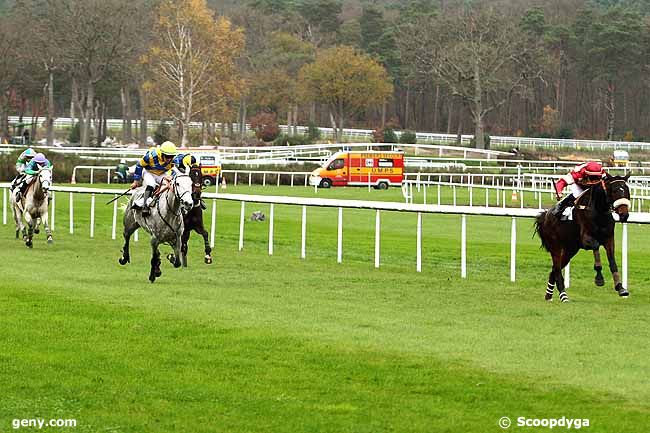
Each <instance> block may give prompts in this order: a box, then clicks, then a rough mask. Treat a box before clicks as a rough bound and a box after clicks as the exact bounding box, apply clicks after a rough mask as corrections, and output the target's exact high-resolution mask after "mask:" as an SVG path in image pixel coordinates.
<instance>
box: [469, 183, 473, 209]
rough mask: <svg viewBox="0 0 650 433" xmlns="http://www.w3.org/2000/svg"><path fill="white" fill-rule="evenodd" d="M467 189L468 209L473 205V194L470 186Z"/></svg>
mask: <svg viewBox="0 0 650 433" xmlns="http://www.w3.org/2000/svg"><path fill="white" fill-rule="evenodd" d="M468 189H469V207H472V205H473V204H474V194H473V189H472V186H471V185H470V186H469V187H468Z"/></svg>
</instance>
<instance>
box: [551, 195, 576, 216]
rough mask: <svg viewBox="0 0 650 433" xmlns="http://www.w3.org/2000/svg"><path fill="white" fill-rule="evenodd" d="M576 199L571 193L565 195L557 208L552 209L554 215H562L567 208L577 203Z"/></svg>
mask: <svg viewBox="0 0 650 433" xmlns="http://www.w3.org/2000/svg"><path fill="white" fill-rule="evenodd" d="M575 201H576V199H575V197H574V196H573V194H569V195H567V196H566V197H564V198H563V199H562V200H561V201H560V202H559V203H558V204H556V205H555V208H554V209H553V210H552V211H551V213H552V214H553V216H554V217H557V218H559V217H561V216H562V213H563V212H564V210H565V209H566V208H568V207H569V206H573V204H574V203H575Z"/></svg>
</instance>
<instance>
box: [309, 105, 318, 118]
mask: <svg viewBox="0 0 650 433" xmlns="http://www.w3.org/2000/svg"><path fill="white" fill-rule="evenodd" d="M309 122H310V123H316V103H315V102H312V103H311V104H309Z"/></svg>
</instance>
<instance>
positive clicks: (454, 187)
mask: <svg viewBox="0 0 650 433" xmlns="http://www.w3.org/2000/svg"><path fill="white" fill-rule="evenodd" d="M451 189H453V190H454V201H453V203H454V206H456V185H454V186H452V187H451Z"/></svg>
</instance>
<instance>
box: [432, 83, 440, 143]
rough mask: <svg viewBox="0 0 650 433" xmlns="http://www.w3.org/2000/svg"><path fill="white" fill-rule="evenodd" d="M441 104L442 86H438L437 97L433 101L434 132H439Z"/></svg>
mask: <svg viewBox="0 0 650 433" xmlns="http://www.w3.org/2000/svg"><path fill="white" fill-rule="evenodd" d="M439 102H440V84H436V96H435V98H434V99H433V128H432V129H433V131H434V132H436V131H438V103H439Z"/></svg>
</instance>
